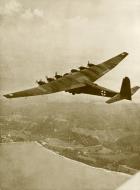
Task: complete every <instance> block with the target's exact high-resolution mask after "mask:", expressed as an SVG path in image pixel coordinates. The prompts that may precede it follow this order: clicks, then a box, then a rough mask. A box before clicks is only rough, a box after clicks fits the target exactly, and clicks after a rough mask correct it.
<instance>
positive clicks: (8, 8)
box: [0, 0, 44, 20]
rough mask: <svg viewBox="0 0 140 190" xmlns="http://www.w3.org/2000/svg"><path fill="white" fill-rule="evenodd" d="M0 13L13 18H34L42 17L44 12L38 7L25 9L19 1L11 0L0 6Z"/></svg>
mask: <svg viewBox="0 0 140 190" xmlns="http://www.w3.org/2000/svg"><path fill="white" fill-rule="evenodd" d="M0 15H1V16H3V17H10V19H12V17H13V18H14V19H15V17H16V18H17V19H25V20H29V19H36V18H43V17H44V12H43V10H40V9H37V8H35V9H31V8H28V9H25V8H24V7H23V6H22V4H21V3H19V2H18V1H16V0H11V1H9V2H8V3H6V4H5V5H4V6H1V7H0Z"/></svg>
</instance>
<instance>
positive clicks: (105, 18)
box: [0, 0, 140, 100]
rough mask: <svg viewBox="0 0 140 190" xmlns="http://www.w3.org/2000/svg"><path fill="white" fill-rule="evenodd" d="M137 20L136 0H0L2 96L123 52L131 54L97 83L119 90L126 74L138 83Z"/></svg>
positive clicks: (139, 8) (138, 4) (139, 44)
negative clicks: (56, 74)
mask: <svg viewBox="0 0 140 190" xmlns="http://www.w3.org/2000/svg"><path fill="white" fill-rule="evenodd" d="M139 21H140V1H139V0H133V1H132V0H118V1H116V0H86V1H85V0H0V86H1V94H3V93H9V92H13V91H18V90H23V89H26V88H30V87H33V86H35V85H36V84H35V81H36V80H37V79H41V78H42V79H44V78H45V76H46V75H47V76H50V77H53V76H54V73H55V72H56V71H57V72H58V73H60V74H64V73H65V72H69V71H70V70H71V69H72V68H77V67H79V66H81V65H83V66H86V65H87V62H88V60H90V61H91V62H93V63H95V64H98V63H101V62H103V61H105V60H107V59H109V58H111V57H113V56H115V55H117V54H119V53H121V52H123V51H127V52H128V53H129V56H128V57H127V58H126V59H125V60H123V61H122V63H121V64H120V65H119V66H117V67H116V68H115V69H114V70H113V71H111V72H109V73H108V74H106V75H105V76H103V77H102V78H101V79H99V80H98V81H97V83H98V84H100V85H103V86H105V87H108V88H112V89H113V90H119V89H120V85H121V81H122V78H123V77H124V76H129V77H130V79H131V83H132V85H134V86H135V85H139V84H140V63H139V59H140V52H139V49H140V24H139ZM58 96H59V95H57V97H58ZM136 96H137V100H139V99H140V93H139V95H136ZM60 97H61V98H62V97H64V98H67V96H66V95H65V94H64V93H61V95H60ZM85 97H86V98H87V97H88V96H85ZM53 98H56V95H53ZM61 98H60V99H61ZM78 98H79V96H78ZM90 99H91V98H90Z"/></svg>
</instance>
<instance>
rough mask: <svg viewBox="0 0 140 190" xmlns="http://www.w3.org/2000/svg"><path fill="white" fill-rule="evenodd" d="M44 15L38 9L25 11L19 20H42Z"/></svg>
mask: <svg viewBox="0 0 140 190" xmlns="http://www.w3.org/2000/svg"><path fill="white" fill-rule="evenodd" d="M43 16H44V13H43V11H42V10H39V9H34V10H31V9H26V10H25V11H24V12H23V13H22V14H21V18H23V19H33V18H43Z"/></svg>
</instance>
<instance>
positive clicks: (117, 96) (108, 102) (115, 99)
mask: <svg viewBox="0 0 140 190" xmlns="http://www.w3.org/2000/svg"><path fill="white" fill-rule="evenodd" d="M120 100H122V98H121V96H120V94H116V95H115V96H113V97H112V98H110V99H109V100H107V101H106V103H107V104H111V103H114V102H118V101H120Z"/></svg>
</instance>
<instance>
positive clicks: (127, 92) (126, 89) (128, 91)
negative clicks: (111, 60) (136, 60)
mask: <svg viewBox="0 0 140 190" xmlns="http://www.w3.org/2000/svg"><path fill="white" fill-rule="evenodd" d="M139 88H140V87H139V86H135V87H133V88H131V83H130V79H129V78H128V77H125V78H124V79H123V81H122V85H121V89H120V93H118V94H116V95H115V96H113V97H112V98H110V99H109V100H107V101H106V103H108V104H110V103H114V102H117V101H120V100H123V99H126V100H132V95H134V94H135V93H136V92H137V90H138V89H139Z"/></svg>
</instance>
